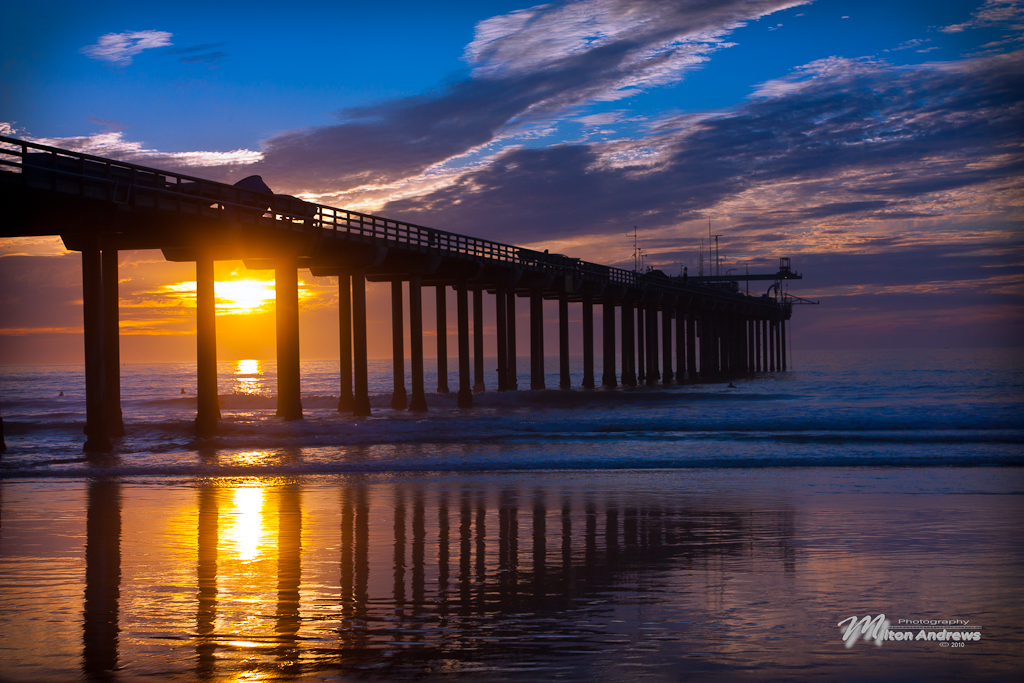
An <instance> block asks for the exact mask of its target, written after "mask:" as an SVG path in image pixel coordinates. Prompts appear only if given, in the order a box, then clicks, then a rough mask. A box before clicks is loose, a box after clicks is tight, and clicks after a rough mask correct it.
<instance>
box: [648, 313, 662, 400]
mask: <svg viewBox="0 0 1024 683" xmlns="http://www.w3.org/2000/svg"><path fill="white" fill-rule="evenodd" d="M659 379H661V373H660V372H658V308H657V307H656V306H650V307H648V309H647V386H649V387H653V386H654V383H655V382H657V381H658V380H659Z"/></svg>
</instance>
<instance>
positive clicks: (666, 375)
mask: <svg viewBox="0 0 1024 683" xmlns="http://www.w3.org/2000/svg"><path fill="white" fill-rule="evenodd" d="M661 355H662V364H663V365H664V366H665V367H663V368H662V373H661V383H662V384H664V385H666V386H668V385H669V384H672V309H671V308H670V307H669V306H665V307H664V308H662V309H661Z"/></svg>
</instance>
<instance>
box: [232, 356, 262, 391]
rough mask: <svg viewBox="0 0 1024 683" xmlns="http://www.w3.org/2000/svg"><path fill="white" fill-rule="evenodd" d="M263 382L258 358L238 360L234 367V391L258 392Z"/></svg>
mask: <svg viewBox="0 0 1024 683" xmlns="http://www.w3.org/2000/svg"><path fill="white" fill-rule="evenodd" d="M262 384H263V364H262V363H260V361H258V360H253V359H247V360H240V361H238V365H237V366H236V367H235V393H236V394H250V395H256V394H259V393H260V392H261V390H262Z"/></svg>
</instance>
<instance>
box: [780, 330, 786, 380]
mask: <svg viewBox="0 0 1024 683" xmlns="http://www.w3.org/2000/svg"><path fill="white" fill-rule="evenodd" d="M779 350H780V355H781V358H782V371H783V372H785V371H786V321H785V320H780V321H779Z"/></svg>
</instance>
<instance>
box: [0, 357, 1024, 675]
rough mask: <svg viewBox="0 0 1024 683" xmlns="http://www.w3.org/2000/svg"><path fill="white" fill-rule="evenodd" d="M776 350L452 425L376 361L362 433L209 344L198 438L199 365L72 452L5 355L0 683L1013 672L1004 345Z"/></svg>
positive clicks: (76, 413) (1022, 617)
mask: <svg viewBox="0 0 1024 683" xmlns="http://www.w3.org/2000/svg"><path fill="white" fill-rule="evenodd" d="M553 360H554V359H549V361H548V363H547V368H548V369H549V370H550V369H556V368H557V363H556V362H553ZM794 360H795V367H793V368H791V369H790V371H788V372H785V373H764V374H759V375H757V376H751V377H748V378H741V379H734V380H732V386H729V384H728V383H724V382H723V383H713V384H699V383H698V384H686V385H682V386H672V387H670V388H660V387H659V388H656V389H650V388H636V389H625V388H621V387H620V388H618V389H615V390H596V391H584V390H582V389H573V390H568V391H560V390H558V389H548V390H546V391H518V392H504V393H498V392H495V391H493V381H491V380H492V378H493V372H492V373H490V374H489V375H488V377H487V379H488V380H489V381H491V386H490V387H488V389H489V390H488V391H485V392H483V393H477V394H475V395H474V407H473V408H472V409H468V410H461V409H459V408H457V407H456V405H455V394H454V393H452V394H448V395H439V394H436V393H433V392H434V389H435V388H436V372H435V371H434V369H433V368H431V367H429V366H428V368H427V378H426V386H427V400H428V406H429V411H428V412H427V413H425V414H415V413H408V412H405V411H394V410H392V409H391V408H390V407H389V405H390V391H391V387H392V376H391V368H390V363H389V362H385V361H379V362H371V368H370V393H371V405H372V406H373V415H372V416H371V417H369V418H353V417H352V416H351V415H348V414H339V413H338V412H337V410H336V405H337V394H338V389H337V382H338V379H337V377H338V364H337V361H333V362H332V361H322V362H321V361H308V362H304V363H303V364H302V387H303V395H302V401H303V407H304V411H305V419H304V420H302V421H298V422H282V421H280V420H279V419H278V418H276V417H275V416H274V412H275V398H274V390H275V374H274V370H275V369H274V364H273V363H272V362H264V361H256V360H247V361H238V362H231V363H227V362H222V363H220V364H219V382H220V387H219V389H220V391H219V393H220V395H221V411H222V414H223V420H222V423H221V428H220V432H219V434H218V435H216V436H214V437H210V438H206V439H197V438H196V437H195V436H194V434H193V420H194V417H195V366H194V364H172V363H166V364H153V365H128V364H126V365H123V366H122V368H121V377H122V410H123V413H124V421H125V427H126V430H127V434H126V436H125V437H124V438H123V439H121V440H119V441H117V442H115V451H114V452H113V453H110V454H103V455H97V456H89V457H86V455H85V454H83V452H82V443H83V441H84V436H83V434H82V426H83V423H84V408H85V403H84V381H83V368H82V367H81V366H37V367H14V366H8V367H2V368H0V415H2V417H3V424H4V435H5V437H6V442H7V446H8V450H7V452H6V453H4V454H3V455H2V456H0V662H2V663H3V666H2V671H0V680H4V681H7V680H9V681H30V680H81V679H94V678H102V679H104V680H123V681H133V680H153V679H154V678H155V679H157V680H194V679H197V678H199V679H208V680H222V679H224V680H228V679H230V680H264V679H268V680H271V679H273V680H276V679H300V680H412V679H415V680H448V679H455V678H458V679H459V680H516V681H519V680H567V681H583V680H587V681H589V680H608V681H614V680H626V679H639V680H645V681H648V680H649V681H662V680H666V681H668V680H681V679H687V680H691V679H692V680H739V679H742V680H750V679H752V678H753V679H761V678H781V679H794V680H816V679H821V680H836V679H840V680H851V679H865V678H871V679H884V680H964V679H971V680H1018V679H1020V677H1021V675H1022V674H1024V658H1022V657H1021V656H1020V654H1019V652H1020V647H1019V644H1020V642H1021V641H1022V637H1024V623H1022V622H1024V613H1022V610H1021V607H1020V606H1021V605H1022V604H1024V545H1022V543H1021V540H1022V539H1021V536H1022V535H1021V532H1020V525H1019V520H1020V519H1021V518H1024V514H1022V513H1024V498H1022V492H1024V476H1022V475H1024V447H1022V445H1024V358H1022V357H1021V355H1020V354H1019V353H1017V352H1015V351H1013V350H948V349H944V350H929V351H920V350H918V351H882V352H828V353H825V352H820V353H819V352H799V353H797V354H796V356H795V359H794ZM453 365H454V364H453ZM494 365H495V363H494V362H493V359H488V363H487V367H488V368H493V367H494ZM407 367H408V364H407ZM598 367H600V359H598ZM454 370H455V368H454V367H452V368H450V370H449V386H450V387H451V388H453V389H454V388H456V384H457V381H456V373H455V371H454ZM523 374H524V371H523V368H520V382H519V383H520V386H525V385H526V384H527V382H526V381H524V377H523ZM573 380H574V385H575V386H579V384H580V383H581V380H582V374H581V367H580V363H579V359H575V360H574V364H573ZM557 384H558V377H557V374H550V375H549V376H548V377H547V385H548V386H549V387H557ZM406 387H407V388H409V383H408V380H407V382H406ZM61 393H63V395H61ZM883 614H884V615H885V617H884V618H885V619H887V620H888V622H889V624H890V626H889V630H888V631H887V633H888V636H887V639H885V640H882V641H879V642H880V644H876V643H874V642H867V640H868V639H867V638H865V639H860V640H859V641H858V642H856V643H855V644H853V645H852V647H849V648H847V647H846V643H845V642H844V639H843V636H844V633H845V629H846V627H845V625H844V626H843V627H842V628H841V627H840V624H841V623H845V622H844V620H846V619H848V618H849V617H857V619H858V620H859V619H861V618H863V617H866V616H867V617H871V618H874V617H877V616H878V615H883ZM858 623H859V622H858ZM904 633H910V634H911V635H910V636H909V637H907V638H903V637H902V636H903V635H904ZM954 633H955V634H956V635H955V636H954V635H953V634H954ZM893 634H898V635H899V636H901V637H900V638H898V639H897V638H896V637H895V636H894V635H893ZM975 635H977V638H976V639H975ZM918 636H920V637H918Z"/></svg>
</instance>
